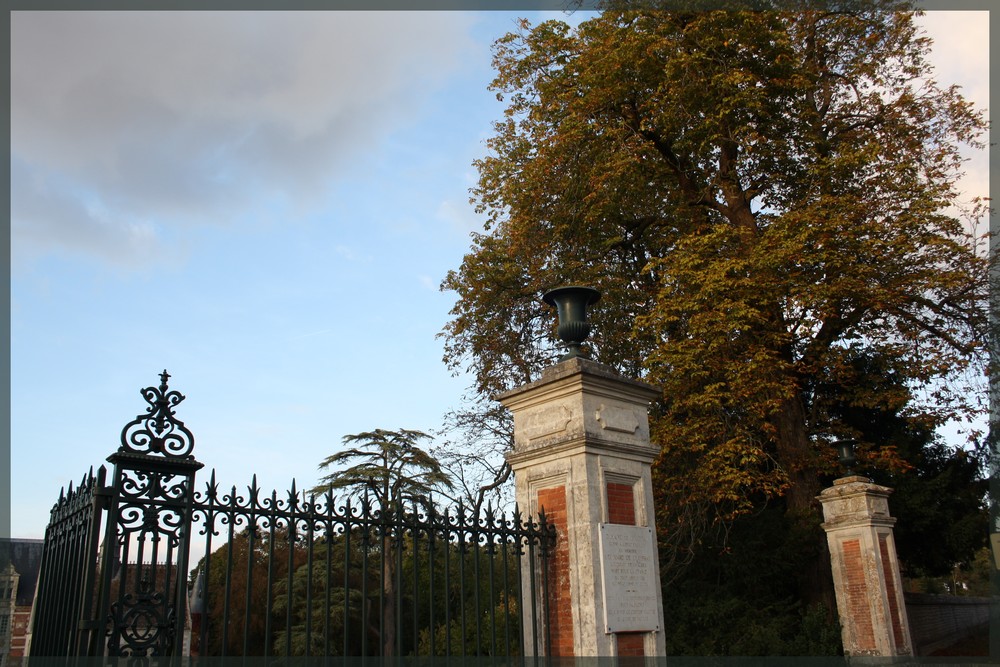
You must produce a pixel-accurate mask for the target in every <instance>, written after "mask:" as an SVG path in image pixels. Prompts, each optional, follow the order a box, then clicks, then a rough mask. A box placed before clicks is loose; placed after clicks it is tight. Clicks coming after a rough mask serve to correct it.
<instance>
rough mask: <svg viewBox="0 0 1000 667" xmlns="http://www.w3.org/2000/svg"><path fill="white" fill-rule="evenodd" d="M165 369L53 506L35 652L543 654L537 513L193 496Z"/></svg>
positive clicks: (175, 397)
mask: <svg viewBox="0 0 1000 667" xmlns="http://www.w3.org/2000/svg"><path fill="white" fill-rule="evenodd" d="M168 377H169V376H168V375H167V373H166V371H164V372H163V374H162V375H161V384H160V386H159V387H147V388H146V389H143V390H142V394H143V396H144V398H145V399H146V401H147V402H148V403H149V407H148V408H147V411H146V414H144V415H140V416H139V417H137V418H136V419H135V420H133V421H132V422H130V423H129V424H128V425H126V427H125V428H124V429H123V431H122V439H121V440H122V442H121V446H120V447H119V449H118V451H117V452H115V453H114V454H112V455H111V456H110V457H108V461H109V462H111V463H113V464H114V466H115V469H114V473H113V476H112V479H111V483H110V485H108V484H106V481H107V472H106V469H105V468H104V467H103V466H102V467H101V468H100V469H99V470H98V473H97V474H96V475H94V474H92V473H91V474H90V475H88V476H87V477H85V478H84V480H83V482H82V483H81V484H80V485H79V486H78V487H77V488H76V489H75V490H74V489H73V487H72V485H71V486H70V488H69V490H68V491H64V492H62V493H61V494H60V498H59V500H58V502H57V503H56V505H55V506H54V507H53V510H52V515H51V520H50V525H49V527H48V529H47V530H46V539H45V546H44V552H43V561H42V567H41V573H40V577H39V593H38V602H37V607H36V611H35V616H34V625H33V629H32V640H31V648H30V651H31V654H32V655H33V656H125V657H143V656H165V655H172V656H182V655H202V656H209V655H211V656H266V657H271V656H289V657H290V656H390V655H391V656H401V655H414V656H423V655H432V656H435V655H461V656H505V657H510V656H542V655H547V654H548V642H547V641H546V639H545V638H546V637H547V635H548V632H547V629H548V604H547V600H546V594H545V592H546V591H547V588H548V587H547V573H548V571H549V567H548V557H549V552H550V549H551V547H552V544H553V543H554V540H555V535H554V529H553V528H552V526H551V525H550V524H548V523H547V522H546V520H545V516H544V513H542V514H540V515H539V518H538V521H533V520H530V519H525V518H524V517H522V516H521V514H520V513H519V512H518V510H517V509H516V508H515V510H514V512H513V513H512V514H511V515H504V514H502V513H498V512H495V511H493V510H492V509H491V508H487V509H486V510H485V512H484V513H483V514H482V515H473V514H471V513H470V512H469V511H467V510H466V509H465V508H464V507H462V506H461V505H459V506H458V507H457V508H454V509H452V510H441V509H439V508H437V507H436V505H435V504H434V503H433V502H431V501H430V500H426V499H425V500H423V501H412V502H409V503H406V504H402V503H401V504H398V505H395V506H393V507H388V508H387V507H381V506H379V505H377V504H376V503H372V502H371V501H370V500H369V499H368V498H367V497H360V498H351V497H346V498H344V499H343V500H338V499H337V498H335V497H334V496H332V495H331V494H325V495H323V496H321V497H319V498H317V497H314V496H306V495H305V494H302V493H300V492H299V491H297V490H296V488H295V485H294V483H293V485H292V489H291V490H290V491H288V492H287V493H286V494H282V495H281V496H279V494H278V493H277V492H272V493H271V494H270V495H265V494H263V493H262V491H261V489H259V488H258V486H257V482H256V478H254V480H253V482H252V483H251V484H250V485H249V486H248V487H246V489H245V492H238V491H237V489H236V487H233V488H232V489H231V490H230V491H229V492H227V493H222V492H220V489H219V485H218V484H217V482H216V477H215V472H214V471H213V472H212V474H211V477H210V480H209V482H208V483H207V484H206V485H205V486H204V488H203V490H202V491H195V483H194V481H195V474H196V472H197V471H198V470H199V469H200V468H201V466H202V464H201V463H198V462H197V461H196V460H195V459H194V457H193V455H192V453H191V452H192V450H193V447H194V438H193V436H192V435H191V433H190V431H188V429H187V428H186V427H184V424H183V423H182V422H180V421H179V420H177V419H176V418H175V416H174V411H173V407H174V406H176V405H177V404H178V403H180V401H182V400H183V399H184V397H183V396H182V395H181V394H179V393H178V392H176V391H169V390H168V387H167V378H168ZM195 540H197V542H198V547H203V551H200V553H202V554H204V555H203V556H202V557H201V558H200V559H199V560H198V562H197V563H195V564H194V566H193V567H190V563H189V558H190V550H191V547H192V544H193V541H195ZM98 545H100V548H99V546H98Z"/></svg>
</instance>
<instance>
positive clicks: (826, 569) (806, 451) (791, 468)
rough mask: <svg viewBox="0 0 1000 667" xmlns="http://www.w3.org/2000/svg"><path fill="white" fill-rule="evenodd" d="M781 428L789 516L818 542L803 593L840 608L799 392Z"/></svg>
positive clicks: (779, 420)
mask: <svg viewBox="0 0 1000 667" xmlns="http://www.w3.org/2000/svg"><path fill="white" fill-rule="evenodd" d="M774 425H775V427H776V430H777V459H778V461H779V462H780V464H781V465H782V466H783V467H784V469H785V472H786V473H787V475H788V480H789V488H788V491H787V492H786V493H785V502H786V507H787V515H786V519H787V520H788V522H789V523H790V524H791V526H792V528H793V530H794V531H795V532H796V533H799V532H800V531H801V533H802V534H804V535H805V536H806V537H807V539H808V540H809V541H811V542H815V544H816V558H815V559H814V560H813V562H812V564H811V565H810V566H809V567H808V568H807V569H806V570H804V571H803V572H802V574H801V578H800V580H799V592H800V595H801V597H802V599H803V601H805V602H806V604H809V605H816V604H822V605H825V606H826V608H827V609H829V610H834V609H836V598H835V593H834V589H833V574H832V572H831V569H830V568H831V562H830V551H829V549H828V548H827V544H826V535H825V533H824V532H823V530H822V528H820V522H821V521H822V513H821V507H820V504H819V501H818V500H817V499H816V496H818V495H819V492H820V491H821V490H822V489H821V488H820V484H819V477H818V476H817V474H816V466H815V461H814V455H813V452H812V450H811V443H810V442H809V435H808V432H807V430H806V413H805V406H804V405H803V403H802V399H801V397H799V396H798V395H796V396H795V397H793V398H790V399H788V400H786V401H785V402H784V405H782V407H781V410H780V411H779V413H778V415H777V416H776V418H775V421H774Z"/></svg>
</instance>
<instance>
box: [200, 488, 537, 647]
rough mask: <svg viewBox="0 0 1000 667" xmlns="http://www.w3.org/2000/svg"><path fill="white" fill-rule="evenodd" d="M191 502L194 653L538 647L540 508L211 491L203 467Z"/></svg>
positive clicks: (293, 493) (254, 491) (216, 489)
mask: <svg viewBox="0 0 1000 667" xmlns="http://www.w3.org/2000/svg"><path fill="white" fill-rule="evenodd" d="M194 514H195V524H196V526H200V527H201V528H200V533H201V534H202V535H204V539H205V553H206V554H207V555H206V556H205V557H204V558H203V559H202V561H201V562H200V563H199V564H198V568H197V573H198V574H197V580H196V581H195V582H193V586H192V587H193V589H194V590H195V594H196V596H197V601H196V603H195V605H194V607H193V608H192V611H193V618H194V622H193V624H192V639H193V641H195V642H196V645H195V648H194V650H195V651H196V652H197V653H199V654H201V655H220V656H226V655H285V656H330V655H335V656H336V655H342V656H372V655H468V656H516V655H522V654H523V653H525V652H527V653H528V654H529V655H542V654H544V648H545V647H544V645H543V633H542V632H541V630H542V629H543V628H544V627H545V622H544V612H545V608H546V605H545V604H544V596H543V595H542V592H543V591H542V587H541V586H539V585H538V584H539V583H541V579H539V577H541V576H542V573H544V572H545V571H547V568H546V567H545V566H544V562H545V560H546V559H547V557H548V547H549V540H550V532H551V531H550V530H549V527H548V526H547V525H546V523H545V521H544V516H543V517H542V518H541V519H540V521H539V522H537V523H536V522H532V521H524V520H523V519H522V517H521V516H520V514H519V513H517V512H516V511H515V512H514V513H513V515H511V516H504V515H502V514H498V513H496V512H493V511H492V510H489V509H488V510H487V511H486V513H485V514H484V515H483V516H481V517H480V516H472V515H470V514H469V513H467V512H466V511H465V510H464V509H463V508H462V507H461V506H459V507H458V508H457V510H456V511H455V512H451V511H445V512H439V511H437V510H436V509H435V507H434V506H433V505H432V504H426V505H422V504H419V503H411V504H408V505H402V504H400V505H398V506H396V507H394V508H392V509H391V510H385V509H383V508H380V507H376V506H373V505H372V503H370V502H369V501H368V500H367V499H365V498H362V499H361V500H360V502H358V503H357V504H352V503H351V499H350V498H347V499H345V500H344V501H343V502H338V500H337V499H336V498H334V497H333V496H331V495H329V494H327V495H325V496H323V497H322V498H321V499H318V500H317V499H315V498H308V499H307V498H305V497H304V496H302V495H301V494H298V493H297V492H296V491H295V489H294V488H293V489H292V491H290V492H289V493H288V494H287V496H286V497H285V498H280V497H278V495H277V493H272V494H271V495H270V496H266V497H263V498H262V497H261V495H260V490H259V489H258V488H257V487H256V483H254V484H251V486H250V487H248V489H247V490H246V493H245V494H243V495H239V494H237V491H236V489H232V490H231V491H230V492H229V493H227V494H225V495H221V494H220V493H219V490H218V488H217V486H216V484H215V481H214V479H213V480H212V481H211V482H209V483H208V485H207V488H206V490H205V491H204V492H202V493H200V494H198V499H197V500H196V502H195V511H194ZM219 541H221V543H222V546H221V547H219V546H217V544H218V542H219ZM536 563H537V564H538V566H537V567H535V566H530V565H529V566H526V564H536ZM522 580H523V581H524V582H526V584H527V585H526V586H524V587H522ZM522 610H523V613H524V615H525V617H524V618H523V619H522ZM525 628H527V629H528V631H527V633H525ZM525 637H527V642H530V646H526V645H525Z"/></svg>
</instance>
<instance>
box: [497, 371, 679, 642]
mask: <svg viewBox="0 0 1000 667" xmlns="http://www.w3.org/2000/svg"><path fill="white" fill-rule="evenodd" d="M658 395H659V392H658V391H657V390H656V389H655V388H653V387H651V386H649V385H647V384H644V383H642V382H638V381H636V380H632V379H629V378H626V377H623V376H621V375H619V374H618V373H617V372H616V371H614V370H613V369H611V368H610V367H608V366H605V365H603V364H600V363H597V362H595V361H592V360H590V359H585V358H581V357H575V358H571V359H568V360H566V361H563V362H561V363H558V364H556V365H555V366H552V367H550V368H548V369H546V370H545V372H544V373H543V374H542V377H541V378H540V379H539V380H536V381H535V382H532V383H530V384H527V385H525V386H523V387H520V388H518V389H515V390H513V391H510V392H508V393H506V394H504V395H502V396H500V397H499V399H500V401H501V402H502V403H503V404H504V405H505V406H506V407H507V408H508V409H510V410H511V412H512V413H513V416H514V451H513V452H512V453H510V454H509V455H508V457H507V460H508V461H509V462H510V465H511V467H512V469H513V472H514V479H515V485H516V494H517V501H518V504H519V506H520V507H521V509H522V510H524V511H527V512H530V513H531V514H532V515H537V514H538V512H539V510H543V509H544V511H545V515H546V517H547V518H548V519H549V520H550V521H551V522H552V523H554V524H555V526H556V531H557V535H558V539H557V542H556V548H555V554H554V557H552V558H551V559H550V561H549V568H550V571H549V599H548V601H549V605H550V607H549V609H550V614H549V618H550V627H549V628H548V631H549V637H550V638H551V645H550V655H552V656H554V657H595V656H596V657H614V656H618V657H624V656H662V655H663V654H664V652H665V646H664V639H663V601H662V592H661V588H660V580H659V561H658V557H657V548H656V529H655V522H654V516H655V513H654V508H653V493H652V480H651V477H650V465H651V463H652V462H653V460H654V459H655V458H656V456H657V454H658V450H657V448H656V447H654V446H652V445H651V444H650V442H649V422H648V417H647V409H648V405H649V402H650V401H651V400H652V399H654V398H656V397H657V396H658ZM527 648H528V649H529V650H530V647H527Z"/></svg>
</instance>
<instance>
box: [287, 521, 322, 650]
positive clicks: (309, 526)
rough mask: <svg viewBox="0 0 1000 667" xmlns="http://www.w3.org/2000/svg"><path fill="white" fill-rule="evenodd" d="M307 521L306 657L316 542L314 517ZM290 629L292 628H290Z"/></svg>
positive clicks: (309, 645)
mask: <svg viewBox="0 0 1000 667" xmlns="http://www.w3.org/2000/svg"><path fill="white" fill-rule="evenodd" d="M306 507H307V508H308V505H307V506H306ZM307 521H308V523H306V657H307V658H308V657H311V656H312V605H313V598H312V593H313V565H314V564H313V553H314V549H315V546H316V545H315V543H314V541H313V538H314V532H313V522H312V517H307ZM289 631H291V629H290V628H289Z"/></svg>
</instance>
